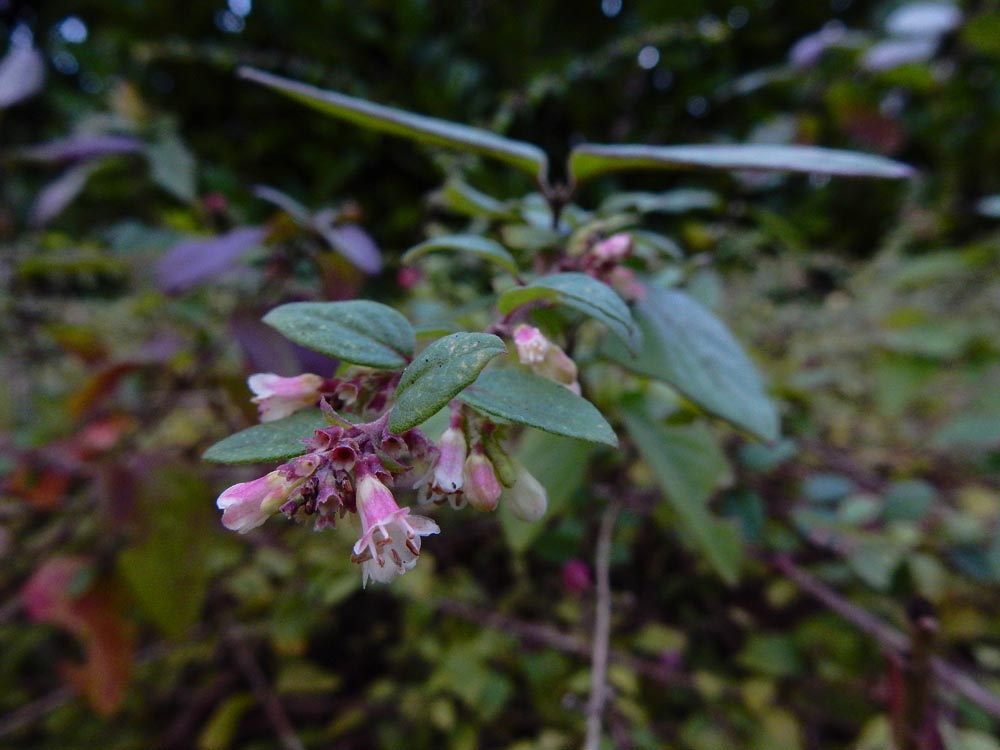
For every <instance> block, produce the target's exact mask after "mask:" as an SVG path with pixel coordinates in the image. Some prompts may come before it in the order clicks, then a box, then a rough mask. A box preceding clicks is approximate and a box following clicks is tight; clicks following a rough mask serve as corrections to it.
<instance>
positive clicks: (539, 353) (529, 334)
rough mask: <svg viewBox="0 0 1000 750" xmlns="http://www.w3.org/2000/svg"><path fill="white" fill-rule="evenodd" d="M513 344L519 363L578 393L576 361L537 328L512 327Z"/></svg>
mask: <svg viewBox="0 0 1000 750" xmlns="http://www.w3.org/2000/svg"><path fill="white" fill-rule="evenodd" d="M514 346H515V347H516V348H517V358H518V359H519V360H521V364H523V365H527V366H528V367H530V368H531V371H532V372H534V373H535V374H536V375H539V376H541V377H543V378H547V379H549V380H554V381H555V382H556V383H559V384H560V385H564V386H566V387H567V388H569V389H570V390H571V391H573V393H575V394H576V395H577V396H579V395H580V383H579V382H578V381H577V379H576V376H577V370H576V362H574V361H573V360H572V359H570V357H569V356H568V355H567V354H566V352H564V351H563V350H562V349H560V348H559V347H558V346H556V345H555V344H553V343H552V342H551V341H549V340H548V339H547V338H545V336H544V335H543V334H542V332H541V331H539V330H538V329H537V328H535V327H533V326H526V325H519V326H518V327H517V328H515V329H514Z"/></svg>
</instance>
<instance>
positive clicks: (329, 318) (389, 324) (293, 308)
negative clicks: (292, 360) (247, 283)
mask: <svg viewBox="0 0 1000 750" xmlns="http://www.w3.org/2000/svg"><path fill="white" fill-rule="evenodd" d="M264 322H265V323H267V324H268V325H269V326H272V327H273V328H276V329H277V330H278V331H280V332H281V333H283V334H284V335H285V336H287V337H288V338H290V339H291V340H292V341H294V342H295V343H296V344H301V345H302V346H306V347H308V348H310V349H315V350H316V351H318V352H322V353H323V354H327V355H329V356H331V357H337V358H338V359H341V360H343V361H344V362H350V363H352V364H355V365H365V366H366V367H376V368H378V369H382V370H398V369H400V368H402V367H405V366H406V363H407V362H409V361H410V357H412V356H413V347H414V346H416V337H415V335H414V333H413V327H412V326H411V325H410V323H409V321H408V320H407V319H406V318H404V317H403V316H402V314H400V313H399V312H397V311H396V310H393V309H392V308H391V307H388V306H386V305H382V304H379V303H378V302H369V301H367V300H351V301H350V302H291V303H289V304H287V305H281V306H280V307H276V308H274V309H273V310H271V312H269V313H268V314H267V315H265V316H264Z"/></svg>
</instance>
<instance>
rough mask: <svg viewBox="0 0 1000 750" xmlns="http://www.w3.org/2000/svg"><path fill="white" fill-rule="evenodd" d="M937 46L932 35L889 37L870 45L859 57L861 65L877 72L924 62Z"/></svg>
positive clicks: (929, 57)
mask: <svg viewBox="0 0 1000 750" xmlns="http://www.w3.org/2000/svg"><path fill="white" fill-rule="evenodd" d="M937 46H938V43H937V39H935V38H933V37H913V38H909V39H889V40H887V41H884V42H879V43H878V44H876V45H874V46H873V47H870V48H869V49H868V51H867V52H865V56H864V57H863V58H861V67H863V68H864V69H865V70H871V71H873V72H876V73H877V72H880V71H883V70H892V69H893V68H898V67H899V66H900V65H908V64H909V63H919V62H924V61H926V60H930V59H931V57H932V56H933V55H934V51H935V50H936V49H937Z"/></svg>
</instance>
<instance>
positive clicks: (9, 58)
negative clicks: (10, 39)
mask: <svg viewBox="0 0 1000 750" xmlns="http://www.w3.org/2000/svg"><path fill="white" fill-rule="evenodd" d="M43 83H45V60H44V58H43V57H42V54H41V53H40V52H39V51H38V50H37V49H35V48H34V47H29V46H28V45H25V44H17V45H14V46H12V47H11V48H10V50H8V52H7V54H6V55H4V57H3V59H2V60H0V109H4V108H6V107H9V106H11V105H12V104H17V102H19V101H21V100H22V99H27V98H28V97H29V96H33V95H34V94H37V93H38V92H39V91H40V90H41V88H42V84H43Z"/></svg>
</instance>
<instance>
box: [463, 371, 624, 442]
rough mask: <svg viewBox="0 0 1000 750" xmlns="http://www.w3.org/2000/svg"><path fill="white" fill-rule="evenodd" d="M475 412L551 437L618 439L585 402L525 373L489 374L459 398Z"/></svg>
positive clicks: (486, 373) (557, 385)
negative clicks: (544, 433)
mask: <svg viewBox="0 0 1000 750" xmlns="http://www.w3.org/2000/svg"><path fill="white" fill-rule="evenodd" d="M458 398H459V400H460V401H463V402H464V403H466V404H468V405H469V406H471V407H472V408H473V409H475V410H476V411H479V412H482V413H483V414H485V415H487V416H490V417H497V418H499V419H503V420H506V421H508V422H516V423H517V424H523V425H527V426H529V427H536V428H538V429H539V430H545V431H546V432H551V433H553V434H554V435H565V436H566V437H572V438H578V439H580V440H589V441H590V442H592V443H604V444H605V445H610V446H617V445H618V436H617V435H615V431H614V430H613V429H611V425H609V424H608V421H607V420H606V419H605V418H604V416H603V415H602V414H601V412H599V411H598V410H597V407H595V406H594V405H593V404H592V403H590V402H589V401H588V400H587V399H585V398H581V397H580V396H577V395H576V394H575V393H573V392H572V391H571V390H569V389H568V388H566V387H564V386H561V385H559V384H558V383H554V382H552V381H551V380H546V379H545V378H540V377H538V376H537V375H533V374H531V373H530V372H525V371H524V370H516V369H513V368H507V369H502V370H489V371H487V372H484V373H483V374H482V375H480V376H479V379H478V380H476V382H475V383H473V384H472V385H470V386H469V387H468V388H466V389H465V390H464V391H462V394H461V395H460V396H459V397H458Z"/></svg>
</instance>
